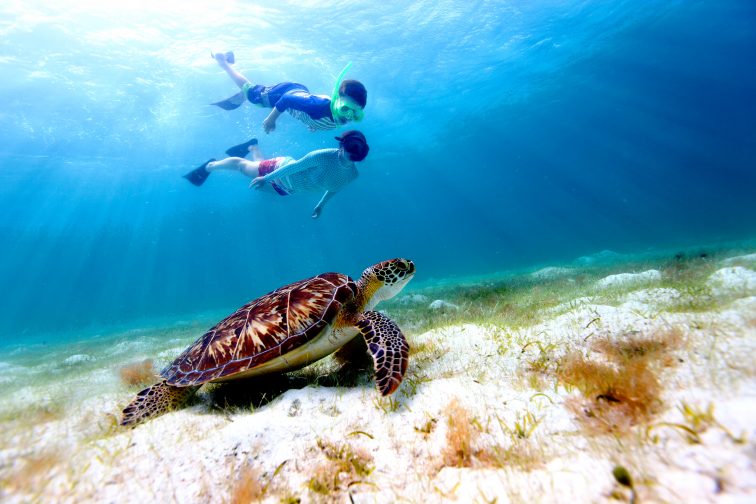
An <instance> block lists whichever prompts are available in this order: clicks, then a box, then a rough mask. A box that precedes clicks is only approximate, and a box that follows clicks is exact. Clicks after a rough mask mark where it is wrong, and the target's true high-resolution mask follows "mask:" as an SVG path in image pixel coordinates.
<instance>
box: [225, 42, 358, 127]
mask: <svg viewBox="0 0 756 504" xmlns="http://www.w3.org/2000/svg"><path fill="white" fill-rule="evenodd" d="M213 57H214V58H215V60H216V61H217V62H218V65H220V67H221V68H222V69H224V70H225V71H226V73H227V74H228V75H229V77H231V80H233V81H234V82H235V83H236V85H237V86H239V88H240V89H241V92H239V93H236V94H235V95H233V96H231V97H229V98H226V99H225V100H222V101H219V102H216V103H213V105H217V106H218V107H220V108H222V109H224V110H234V109H236V108H239V107H240V106H241V105H242V104H243V103H244V102H245V101H249V102H250V103H252V104H254V105H258V106H260V107H264V108H272V109H273V110H271V111H270V114H268V117H266V118H265V120H264V121H263V130H264V131H265V132H266V133H270V132H271V131H273V130H275V129H276V120H277V119H278V117H279V116H280V115H281V114H283V113H284V112H288V113H289V114H291V115H292V116H293V117H294V118H296V119H298V120H300V121H302V122H303V123H305V125H307V127H308V128H309V129H310V131H319V130H330V129H334V128H338V127H339V126H342V125H344V124H347V123H348V122H350V121H360V120H362V116H363V109H364V108H365V104H366V103H367V90H366V89H365V86H363V85H362V83H361V82H360V81H356V80H350V79H348V80H342V79H343V77H344V74H346V71H347V70H348V69H349V66H350V65H347V67H346V68H344V70H343V71H342V72H341V75H340V76H339V78H338V80H337V82H336V88H335V89H334V92H333V94H332V95H331V97H330V98H329V97H327V96H323V95H314V94H311V93H310V91H309V90H308V89H307V87H306V86H304V85H302V84H297V83H296V82H282V83H280V84H276V85H274V86H269V87H268V86H261V85H259V84H257V85H255V84H252V83H251V82H249V80H248V79H247V78H246V77H244V76H243V75H242V74H240V73H239V72H238V71H237V70H236V69H234V68H233V67H232V66H231V65H232V64H233V63H234V53H232V52H230V51H229V52H227V53H217V54H215V55H213Z"/></svg>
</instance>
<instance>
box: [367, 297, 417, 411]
mask: <svg viewBox="0 0 756 504" xmlns="http://www.w3.org/2000/svg"><path fill="white" fill-rule="evenodd" d="M355 326H356V327H357V329H359V330H360V333H361V334H362V337H363V338H365V343H367V347H368V351H369V352H370V355H372V356H373V363H374V364H375V384H376V386H377V387H378V390H380V391H381V394H382V395H384V396H387V395H389V394H391V393H393V392H395V391H396V389H397V388H399V384H400V383H402V378H403V377H404V373H405V372H406V371H407V362H408V359H409V345H408V344H407V340H406V339H405V338H404V334H402V331H401V330H400V329H399V327H397V325H396V324H395V323H394V321H393V320H391V319H390V318H388V317H387V316H385V315H383V314H381V313H378V312H375V311H367V312H365V313H363V314H362V315H360V317H359V318H358V319H357V323H356V324H355Z"/></svg>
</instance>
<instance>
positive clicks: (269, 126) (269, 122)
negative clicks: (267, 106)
mask: <svg viewBox="0 0 756 504" xmlns="http://www.w3.org/2000/svg"><path fill="white" fill-rule="evenodd" d="M280 115H281V112H279V111H278V109H277V108H276V107H273V110H271V111H270V114H268V117H266V118H265V120H264V121H263V124H262V125H263V130H265V133H270V132H271V131H273V130H275V129H276V119H278V116H280Z"/></svg>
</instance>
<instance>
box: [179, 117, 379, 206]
mask: <svg viewBox="0 0 756 504" xmlns="http://www.w3.org/2000/svg"><path fill="white" fill-rule="evenodd" d="M336 140H338V142H339V147H338V148H337V149H320V150H316V151H312V152H310V153H309V154H307V155H306V156H304V157H303V158H301V159H298V160H295V159H293V158H290V157H277V158H273V159H262V156H261V155H260V153H259V150H258V149H257V142H256V141H255V142H254V143H252V141H250V142H248V143H247V144H241V145H237V146H234V147H232V148H231V149H229V151H231V152H235V151H234V149H236V151H238V153H239V154H243V152H242V149H241V148H242V147H244V148H245V149H247V150H248V152H250V153H251V154H252V160H248V159H245V158H244V157H239V156H232V157H228V158H226V159H222V160H220V161H216V160H215V159H210V160H208V161H207V162H205V163H204V164H203V165H202V166H199V167H198V168H195V169H194V170H192V171H191V172H189V173H187V174H186V175H184V178H186V179H187V180H189V182H191V183H192V184H194V185H196V186H200V185H202V184H204V182H205V180H207V177H209V176H210V173H212V172H214V171H216V170H232V171H238V172H240V173H242V174H243V175H246V176H247V177H250V178H251V179H252V182H250V184H249V187H254V188H255V189H259V190H263V191H266V192H270V193H276V194H279V195H281V196H288V195H290V194H297V193H300V192H323V197H322V198H320V201H319V202H318V204H317V205H315V209H314V210H313V212H312V218H313V219H317V218H318V217H320V214H321V212H322V211H323V207H324V206H325V204H326V203H327V202H328V200H330V199H331V198H332V197H333V196H334V194H336V193H337V192H338V191H340V190H341V189H343V188H344V187H345V186H346V185H347V184H349V183H350V182H352V181H353V180H355V179H356V178H357V176H358V173H357V166H356V165H355V163H357V162H359V161H362V160H364V159H365V158H366V157H367V155H368V151H369V150H370V147H369V146H368V144H367V140H366V139H365V135H363V134H362V133H361V132H359V131H356V130H351V131H347V132H345V133H343V134H342V135H341V136H338V137H336ZM229 151H227V152H229Z"/></svg>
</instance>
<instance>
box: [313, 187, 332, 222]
mask: <svg viewBox="0 0 756 504" xmlns="http://www.w3.org/2000/svg"><path fill="white" fill-rule="evenodd" d="M334 194H336V193H335V192H333V191H326V192H325V194H324V195H323V197H322V198H320V201H318V204H317V205H315V210H313V211H312V218H313V219H317V218H318V217H320V213H321V212H322V211H323V207H324V206H325V204H326V201H328V200H329V199H331V198H333V195H334Z"/></svg>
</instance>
